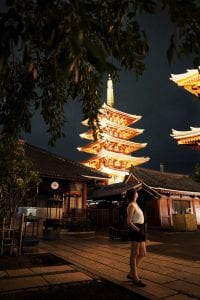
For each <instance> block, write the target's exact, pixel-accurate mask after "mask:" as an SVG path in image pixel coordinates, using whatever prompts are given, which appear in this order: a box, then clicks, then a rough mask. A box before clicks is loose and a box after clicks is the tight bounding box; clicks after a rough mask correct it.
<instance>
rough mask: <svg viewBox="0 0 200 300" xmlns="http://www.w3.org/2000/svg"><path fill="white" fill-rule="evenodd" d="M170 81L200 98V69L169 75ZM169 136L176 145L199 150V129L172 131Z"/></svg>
mask: <svg viewBox="0 0 200 300" xmlns="http://www.w3.org/2000/svg"><path fill="white" fill-rule="evenodd" d="M170 79H171V80H172V81H174V82H175V83H176V84H177V85H178V86H182V87H183V88H184V89H186V90H187V91H188V92H190V93H191V94H193V95H195V96H197V97H199V96H200V67H198V69H191V70H187V72H186V73H183V74H178V75H174V74H171V78H170ZM170 135H171V137H173V138H174V139H175V140H176V141H177V143H178V144H181V145H187V146H190V147H192V148H194V149H197V150H199V149H200V127H190V130H187V131H178V130H175V129H172V133H171V134H170Z"/></svg>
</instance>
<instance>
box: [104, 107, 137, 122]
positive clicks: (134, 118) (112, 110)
mask: <svg viewBox="0 0 200 300" xmlns="http://www.w3.org/2000/svg"><path fill="white" fill-rule="evenodd" d="M99 111H100V112H101V113H102V114H103V115H105V116H106V114H107V113H111V114H113V115H116V116H119V117H120V118H122V119H124V121H125V123H126V126H129V125H131V124H133V123H135V122H137V121H139V120H140V119H141V118H142V116H140V115H133V114H128V113H125V112H123V111H120V110H118V109H116V108H114V107H111V106H109V105H107V104H106V103H103V105H102V107H101V108H100V109H99Z"/></svg>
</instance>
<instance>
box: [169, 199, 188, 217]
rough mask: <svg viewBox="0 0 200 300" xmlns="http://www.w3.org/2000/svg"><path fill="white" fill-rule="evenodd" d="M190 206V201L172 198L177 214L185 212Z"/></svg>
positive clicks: (174, 210)
mask: <svg viewBox="0 0 200 300" xmlns="http://www.w3.org/2000/svg"><path fill="white" fill-rule="evenodd" d="M188 208H190V201H187V200H172V209H173V213H175V214H185V213H186V209H188Z"/></svg>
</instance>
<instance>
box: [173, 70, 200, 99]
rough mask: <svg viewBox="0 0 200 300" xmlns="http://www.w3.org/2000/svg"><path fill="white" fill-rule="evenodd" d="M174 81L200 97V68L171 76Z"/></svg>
mask: <svg viewBox="0 0 200 300" xmlns="http://www.w3.org/2000/svg"><path fill="white" fill-rule="evenodd" d="M170 79H171V80H172V81H174V82H175V83H176V84H177V85H178V86H181V87H183V88H184V89H186V90H187V91H188V92H190V93H191V94H193V95H195V96H200V67H199V68H198V69H191V70H187V72H186V73H183V74H177V75H175V74H171V78H170Z"/></svg>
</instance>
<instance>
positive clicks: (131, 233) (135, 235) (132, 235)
mask: <svg viewBox="0 0 200 300" xmlns="http://www.w3.org/2000/svg"><path fill="white" fill-rule="evenodd" d="M135 226H137V227H138V228H140V231H139V232H138V231H136V230H134V229H133V228H132V227H129V228H128V237H129V241H135V242H138V243H141V242H144V241H146V233H145V225H144V224H135Z"/></svg>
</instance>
